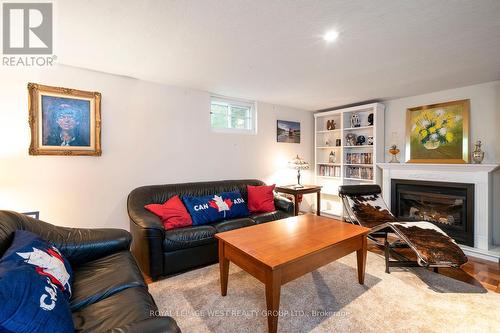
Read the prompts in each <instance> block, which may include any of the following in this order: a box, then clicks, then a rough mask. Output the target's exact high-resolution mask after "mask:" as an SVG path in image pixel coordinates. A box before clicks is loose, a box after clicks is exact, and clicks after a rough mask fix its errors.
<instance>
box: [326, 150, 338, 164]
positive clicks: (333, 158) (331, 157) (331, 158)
mask: <svg viewBox="0 0 500 333" xmlns="http://www.w3.org/2000/svg"><path fill="white" fill-rule="evenodd" d="M336 162H337V157H336V156H335V153H334V152H333V150H332V151H331V152H330V155H328V163H336Z"/></svg>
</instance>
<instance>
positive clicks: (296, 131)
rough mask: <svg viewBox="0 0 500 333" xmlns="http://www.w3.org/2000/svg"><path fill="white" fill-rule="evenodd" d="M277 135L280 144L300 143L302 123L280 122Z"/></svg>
mask: <svg viewBox="0 0 500 333" xmlns="http://www.w3.org/2000/svg"><path fill="white" fill-rule="evenodd" d="M276 134H277V141H278V142H288V143H300V123H299V122H295V121H286V120H278V124H277V129H276Z"/></svg>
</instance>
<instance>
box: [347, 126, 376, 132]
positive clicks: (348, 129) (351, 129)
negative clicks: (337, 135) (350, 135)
mask: <svg viewBox="0 0 500 333" xmlns="http://www.w3.org/2000/svg"><path fill="white" fill-rule="evenodd" d="M367 129H373V126H360V127H349V128H344V131H360V130H367Z"/></svg>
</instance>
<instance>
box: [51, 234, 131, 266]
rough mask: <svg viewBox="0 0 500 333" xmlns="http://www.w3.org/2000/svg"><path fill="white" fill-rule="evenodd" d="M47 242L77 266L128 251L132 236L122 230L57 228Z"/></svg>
mask: <svg viewBox="0 0 500 333" xmlns="http://www.w3.org/2000/svg"><path fill="white" fill-rule="evenodd" d="M57 231H58V235H54V237H52V235H49V239H48V240H49V241H51V242H52V243H54V245H55V246H56V247H57V248H58V249H59V250H60V251H61V252H62V253H63V255H64V256H65V257H66V258H67V259H68V260H69V261H70V263H71V264H72V265H79V264H82V263H85V262H88V261H91V260H94V259H97V258H101V257H104V256H107V255H110V254H113V253H116V252H119V251H128V250H129V249H130V243H131V241H132V236H131V235H130V233H129V232H128V231H126V230H122V229H81V228H57Z"/></svg>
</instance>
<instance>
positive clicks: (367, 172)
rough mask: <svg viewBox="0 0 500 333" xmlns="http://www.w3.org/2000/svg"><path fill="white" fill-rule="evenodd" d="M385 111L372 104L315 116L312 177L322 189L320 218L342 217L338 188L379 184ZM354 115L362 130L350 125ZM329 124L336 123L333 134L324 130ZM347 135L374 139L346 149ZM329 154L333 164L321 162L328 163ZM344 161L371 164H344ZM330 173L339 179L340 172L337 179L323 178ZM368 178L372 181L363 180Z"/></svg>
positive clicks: (383, 107)
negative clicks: (332, 156) (368, 143)
mask: <svg viewBox="0 0 500 333" xmlns="http://www.w3.org/2000/svg"><path fill="white" fill-rule="evenodd" d="M384 110H385V106H384V105H383V104H380V103H372V104H366V105H360V106H354V107H350V108H345V109H339V110H332V111H324V112H318V113H316V114H314V133H315V134H314V148H315V149H314V153H315V156H314V159H315V160H314V176H315V181H316V184H318V185H321V186H323V190H322V192H321V195H322V199H321V207H322V210H321V213H322V214H325V215H330V216H334V217H340V216H342V214H343V211H342V203H341V202H340V198H339V197H338V187H339V186H340V185H344V184H349V185H354V184H367V183H371V184H373V183H378V184H380V183H381V178H382V174H381V170H379V169H378V168H377V167H376V164H377V162H380V161H383V159H384ZM353 114H357V115H358V117H359V120H360V122H361V126H359V127H353V126H352V125H351V117H352V115H353ZM370 114H373V118H372V117H370V119H373V121H372V122H369V121H368V118H369V115H370ZM329 121H330V122H331V121H334V122H335V126H336V128H335V129H334V130H327V123H328V122H329ZM348 133H350V134H354V135H356V136H360V135H363V136H364V137H365V139H366V140H368V137H373V138H370V140H372V141H373V145H360V146H347V145H346V139H345V137H346V135H347V134H348ZM339 139H340V140H341V144H340V146H336V145H335V146H327V145H326V144H328V143H330V144H338V143H339V142H338V140H339ZM331 152H333V154H335V163H328V162H323V161H328V160H329V156H330V153H331ZM348 158H349V160H348ZM347 161H349V162H351V161H353V162H368V161H369V162H371V163H347ZM339 169H340V170H339ZM332 170H333V171H334V172H335V175H338V174H339V171H340V177H332V176H324V174H325V173H326V174H330V175H331V174H332ZM320 171H321V172H322V173H320ZM359 177H364V178H359ZM371 177H373V180H372V179H365V178H371Z"/></svg>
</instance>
